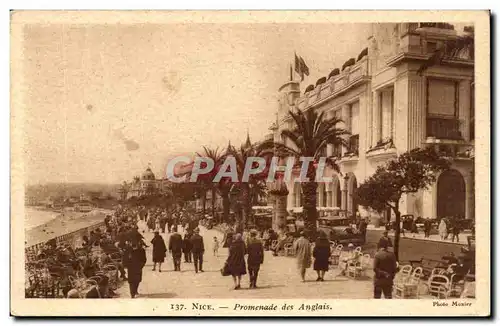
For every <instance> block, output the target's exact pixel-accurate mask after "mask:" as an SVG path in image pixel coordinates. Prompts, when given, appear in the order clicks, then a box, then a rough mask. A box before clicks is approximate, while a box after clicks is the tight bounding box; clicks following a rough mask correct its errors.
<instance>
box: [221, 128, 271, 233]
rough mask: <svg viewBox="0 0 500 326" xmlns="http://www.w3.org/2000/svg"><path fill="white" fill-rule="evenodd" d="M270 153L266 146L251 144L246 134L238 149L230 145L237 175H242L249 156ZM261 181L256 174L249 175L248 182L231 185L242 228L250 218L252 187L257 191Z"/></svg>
mask: <svg viewBox="0 0 500 326" xmlns="http://www.w3.org/2000/svg"><path fill="white" fill-rule="evenodd" d="M269 154H272V152H271V151H269V148H268V147H261V146H260V145H259V144H252V143H251V142H250V137H248V136H247V141H246V142H245V144H243V145H241V147H240V148H239V149H236V148H234V147H232V148H231V149H230V153H229V154H228V155H231V156H233V157H234V158H235V161H236V171H237V175H238V177H240V178H241V176H243V172H244V170H245V166H246V162H247V160H248V159H249V158H250V157H266V156H267V155H269ZM261 182H262V177H259V176H257V175H251V176H250V177H249V180H248V182H239V183H238V184H235V185H234V186H233V188H234V187H237V188H238V189H237V193H238V196H237V197H238V198H239V201H240V203H241V206H242V213H243V214H242V216H241V220H240V221H238V222H239V227H240V228H242V227H243V226H244V225H245V224H246V223H247V222H248V221H249V219H250V217H251V213H252V200H253V198H254V197H255V196H253V195H252V189H254V190H255V193H256V194H257V193H258V191H257V190H258V189H259V188H258V184H259V183H261Z"/></svg>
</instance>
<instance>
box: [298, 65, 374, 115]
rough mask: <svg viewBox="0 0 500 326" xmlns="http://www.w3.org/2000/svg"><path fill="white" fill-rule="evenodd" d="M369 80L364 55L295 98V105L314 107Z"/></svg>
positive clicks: (306, 107)
mask: <svg viewBox="0 0 500 326" xmlns="http://www.w3.org/2000/svg"><path fill="white" fill-rule="evenodd" d="M369 80H370V76H369V73H368V57H366V56H364V57H363V58H361V59H360V60H359V61H358V62H356V63H355V64H354V65H353V66H349V67H348V68H346V69H345V70H344V71H342V72H341V73H340V74H338V75H335V76H331V77H330V78H328V79H327V80H326V82H325V83H321V84H318V85H316V86H315V87H314V88H313V89H312V90H310V91H307V92H305V94H303V95H302V96H301V97H300V98H298V99H297V102H296V106H297V107H298V108H299V109H300V110H307V109H309V108H311V107H316V106H319V105H321V104H322V103H324V102H325V101H327V100H329V99H331V98H334V97H337V96H339V95H341V94H344V93H345V92H347V91H349V90H350V89H353V88H354V87H356V86H359V85H361V84H363V83H366V82H367V81H369Z"/></svg>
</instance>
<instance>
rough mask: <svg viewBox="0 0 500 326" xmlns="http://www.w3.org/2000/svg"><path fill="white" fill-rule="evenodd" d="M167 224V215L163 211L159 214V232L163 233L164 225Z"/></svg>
mask: <svg viewBox="0 0 500 326" xmlns="http://www.w3.org/2000/svg"><path fill="white" fill-rule="evenodd" d="M166 225H167V217H166V215H165V213H163V214H162V215H161V218H160V229H161V233H163V234H165V227H166Z"/></svg>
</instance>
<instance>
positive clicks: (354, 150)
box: [347, 102, 359, 155]
mask: <svg viewBox="0 0 500 326" xmlns="http://www.w3.org/2000/svg"><path fill="white" fill-rule="evenodd" d="M350 115H351V116H350V119H349V120H350V131H351V136H350V138H349V147H348V149H347V153H348V154H355V155H357V154H358V150H359V102H355V103H353V104H351V110H350Z"/></svg>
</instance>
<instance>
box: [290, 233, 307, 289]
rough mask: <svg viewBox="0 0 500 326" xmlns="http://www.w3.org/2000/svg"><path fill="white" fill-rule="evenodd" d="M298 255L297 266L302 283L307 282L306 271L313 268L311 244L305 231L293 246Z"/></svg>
mask: <svg viewBox="0 0 500 326" xmlns="http://www.w3.org/2000/svg"><path fill="white" fill-rule="evenodd" d="M293 247H294V250H295V252H296V255H297V266H298V268H299V271H300V277H301V278H302V282H305V281H306V269H308V268H309V267H311V243H310V242H309V240H308V239H307V238H306V237H305V233H304V231H302V232H300V237H299V239H297V241H296V242H295V243H294V245H293Z"/></svg>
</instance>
